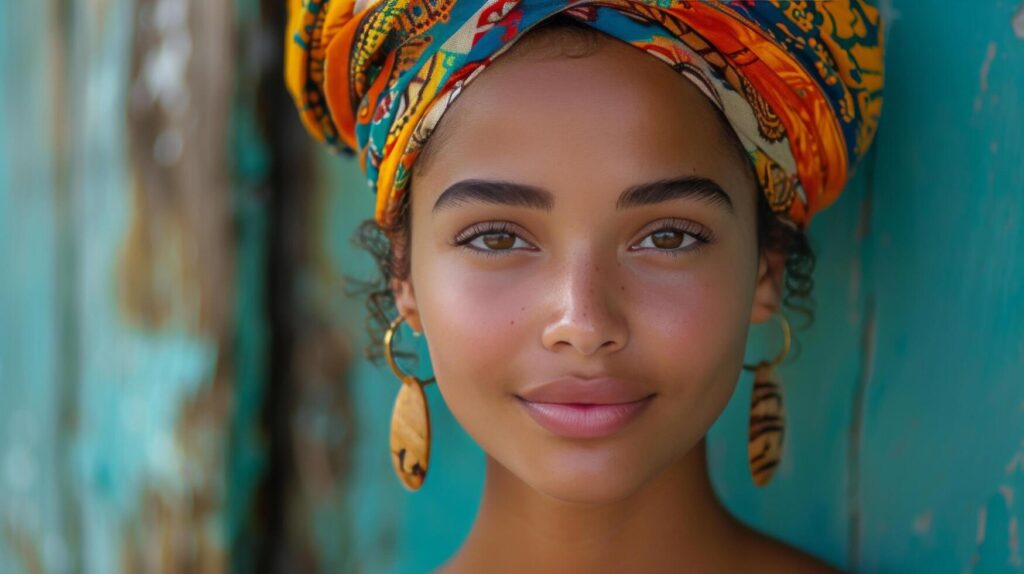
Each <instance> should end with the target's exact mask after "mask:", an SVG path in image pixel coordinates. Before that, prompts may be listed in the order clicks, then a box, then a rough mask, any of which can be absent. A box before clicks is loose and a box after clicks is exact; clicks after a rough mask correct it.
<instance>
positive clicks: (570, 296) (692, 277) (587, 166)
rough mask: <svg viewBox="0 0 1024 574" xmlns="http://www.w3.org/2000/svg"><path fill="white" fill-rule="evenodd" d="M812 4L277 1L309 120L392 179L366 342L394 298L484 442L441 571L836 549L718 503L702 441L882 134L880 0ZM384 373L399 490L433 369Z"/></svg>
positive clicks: (792, 564) (763, 445)
mask: <svg viewBox="0 0 1024 574" xmlns="http://www.w3.org/2000/svg"><path fill="white" fill-rule="evenodd" d="M773 4H774V3H773ZM794 4H795V3H794ZM801 4H802V3H801ZM820 4H821V5H820V7H819V5H818V4H812V5H804V8H803V11H802V12H800V13H797V11H795V9H794V8H793V7H788V8H783V7H778V6H774V5H772V4H769V3H768V2H758V3H751V2H739V3H735V5H732V4H706V3H698V2H675V1H662V2H656V3H655V2H649V3H644V2H633V1H626V0H608V1H603V2H586V1H584V2H552V1H550V0H539V1H536V2H529V1H525V0H524V1H520V2H516V1H514V0H511V1H493V0H490V1H485V2H480V1H467V2H463V1H461V0H460V1H457V2H443V1H442V2H437V3H430V2H401V1H399V2H387V1H385V2H378V3H376V4H367V5H359V6H353V5H352V4H351V2H348V1H347V0H334V2H330V3H328V2H317V1H313V0H306V1H305V2H302V3H299V2H298V0H296V1H295V2H293V10H294V12H293V14H294V27H293V30H294V32H295V33H296V35H295V37H294V39H293V42H292V44H291V45H292V47H291V48H290V54H289V68H288V73H289V85H290V87H291V88H292V90H293V93H294V94H295V96H296V99H297V101H298V102H299V104H300V106H301V109H302V113H303V118H304V120H305V122H306V125H307V127H309V128H310V130H311V131H312V132H313V133H314V135H316V136H318V137H319V138H321V139H323V140H325V141H327V142H328V143H330V144H333V145H335V146H337V147H340V148H343V149H351V150H353V151H356V152H358V153H359V159H360V161H361V163H362V166H363V168H364V169H365V170H366V172H367V175H368V177H369V180H370V184H371V188H372V189H373V190H374V191H375V192H376V193H377V194H378V204H377V213H376V216H375V218H374V220H373V221H372V222H371V227H370V231H371V234H370V237H369V238H368V239H372V235H373V234H372V232H376V233H382V234H383V237H384V238H386V242H383V243H380V244H379V245H383V247H384V249H382V250H378V252H377V255H378V258H379V261H380V263H381V269H382V271H383V284H382V285H383V287H384V288H383V289H382V290H381V291H379V292H377V293H375V297H374V298H373V299H372V301H373V302H374V303H375V305H374V306H373V309H374V310H375V311H376V312H378V313H379V314H380V316H379V319H380V320H381V322H382V326H387V327H388V329H387V330H386V333H385V336H384V337H383V338H382V341H383V345H382V350H383V351H384V353H385V354H387V355H388V360H389V361H390V360H391V357H390V343H391V336H392V335H393V333H394V330H395V329H396V328H397V327H398V325H399V324H400V323H401V322H405V323H407V324H408V325H409V326H410V327H411V328H412V329H413V330H414V331H415V332H417V333H422V335H423V336H424V337H426V340H427V345H428V348H429V352H430V359H431V364H432V366H433V369H434V373H435V378H436V381H437V384H438V386H439V389H440V391H441V394H442V396H443V397H444V400H445V402H446V404H447V405H448V406H449V408H450V409H451V411H452V413H453V414H454V416H455V418H456V419H457V420H458V421H459V422H460V424H462V425H463V427H464V428H465V429H466V431H467V432H468V433H469V435H471V436H472V437H473V438H474V439H475V440H476V441H477V442H478V444H479V445H480V446H481V447H482V448H483V450H484V451H485V453H486V455H487V456H486V460H487V469H486V471H487V474H486V484H485V489H484V495H483V500H482V503H481V505H480V510H479V513H478V515H477V517H476V520H475V522H474V525H473V528H472V530H471V532H470V533H469V535H468V537H467V538H466V540H465V542H464V544H463V546H462V548H461V549H460V550H459V551H458V552H457V553H456V555H455V556H453V557H452V558H451V559H450V560H449V561H448V562H447V563H446V564H444V565H443V566H442V567H441V568H440V570H439V571H440V572H445V573H462V572H747V571H749V572H827V571H832V569H831V568H830V567H829V566H827V565H826V564H824V563H822V562H820V561H818V560H816V559H814V558H812V557H810V556H808V555H806V554H804V553H802V552H800V551H798V550H796V549H793V548H790V547H788V546H786V545H784V544H782V543H780V542H778V541H775V540H773V539H770V538H768V537H765V536H763V535H761V534H759V533H757V532H755V531H754V530H752V529H750V528H748V527H746V526H745V525H743V524H742V523H740V522H739V521H738V520H736V519H735V518H734V517H732V516H731V515H730V514H729V513H728V512H727V510H726V509H725V508H724V507H723V506H722V505H721V504H720V502H719V501H718V500H717V498H716V496H715V493H714V491H713V489H712V487H711V484H710V481H709V479H708V470H707V465H706V460H705V444H704V437H705V434H706V433H707V431H708V429H709V428H710V426H711V425H712V423H714V421H715V420H716V418H717V417H718V416H719V415H720V414H721V412H722V410H723V409H724V408H725V406H726V404H727V403H728V401H729V399H730V397H731V395H732V393H733V391H734V389H735V387H736V383H737V380H738V378H739V375H740V370H741V368H743V356H744V349H745V344H746V340H747V333H748V329H749V327H750V325H751V324H752V323H762V322H765V321H768V320H770V319H772V318H773V317H779V318H780V319H781V317H780V306H781V304H782V303H783V302H787V303H790V304H791V305H793V306H797V307H799V306H800V303H801V302H804V303H805V302H806V301H804V300H806V299H807V298H808V297H809V295H810V285H811V277H810V272H811V270H812V268H813V261H814V259H813V254H812V253H811V252H810V249H809V247H808V243H807V240H806V237H805V235H804V231H805V229H806V225H807V222H808V221H809V219H810V216H811V215H813V213H814V212H816V211H817V210H820V209H821V208H823V207H824V206H825V205H827V203H829V202H831V201H832V200H834V199H835V197H836V196H837V195H838V193H839V191H840V190H841V189H842V186H843V184H844V183H845V181H846V179H847V177H848V175H849V172H850V170H851V169H852V166H853V164H854V162H855V160H856V158H857V157H859V156H860V155H861V154H862V153H863V152H864V151H865V150H866V148H867V146H868V145H869V143H870V140H871V138H872V136H873V134H874V130H875V124H876V121H877V116H878V113H879V111H880V104H881V99H880V93H881V49H880V48H881V46H880V38H881V36H880V30H879V26H880V22H879V21H878V17H877V12H876V11H874V10H873V9H872V8H871V7H869V6H865V5H861V4H859V3H856V2H854V3H853V4H846V3H820ZM638 48H640V49H638ZM652 56H654V57H652ZM666 64H667V65H666ZM364 239H367V238H364ZM368 244H371V245H372V244H373V242H372V241H368ZM392 317H395V318H394V319H392ZM781 323H782V324H783V325H784V326H786V325H788V324H787V323H786V322H785V320H784V319H781ZM786 332H787V334H788V327H787V331H786ZM392 364H393V363H392ZM393 366H394V365H393ZM396 373H397V374H398V375H399V376H400V378H401V380H402V382H403V384H402V385H401V387H402V388H401V391H400V393H399V398H398V400H397V401H396V406H395V412H394V420H393V429H392V455H393V459H394V462H395V466H396V471H397V472H398V474H399V477H400V478H401V479H402V481H403V483H404V484H406V486H407V487H409V488H412V489H415V488H418V487H419V485H420V484H422V481H423V480H424V479H425V476H426V471H427V469H428V468H429V466H428V465H429V446H430V445H429V419H428V415H427V413H426V403H425V401H424V400H423V395H422V384H423V382H422V381H419V380H417V379H415V378H413V377H410V376H408V375H405V374H403V373H402V372H401V371H400V370H398V369H397V368H396ZM771 379H772V376H771V371H770V368H767V367H764V368H761V369H759V370H758V381H759V382H760V384H761V385H763V388H765V389H767V391H766V392H767V393H768V394H767V395H766V400H765V402H766V404H767V403H771V404H773V405H775V406H776V407H777V408H774V409H772V408H768V407H766V406H765V405H762V407H759V408H767V410H759V411H757V414H753V413H752V425H753V426H752V428H751V431H752V435H751V438H752V445H754V444H755V442H754V439H757V443H756V444H757V448H754V447H753V446H752V449H751V468H752V472H753V473H754V477H755V480H756V481H758V482H759V483H763V482H764V481H765V480H767V479H768V478H770V476H771V470H772V468H773V465H774V463H775V462H776V461H777V457H778V455H779V447H780V444H779V443H780V441H781V438H782V432H781V431H782V429H781V426H780V425H781V423H782V422H783V415H782V411H781V408H778V407H779V405H778V404H777V401H775V400H774V399H776V398H778V397H777V394H774V393H777V391H778V389H777V388H776V387H774V381H773V380H771ZM754 421H760V423H757V424H753V423H754ZM765 421H768V422H770V424H761V423H765Z"/></svg>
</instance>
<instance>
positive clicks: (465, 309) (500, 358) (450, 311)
mask: <svg viewBox="0 0 1024 574" xmlns="http://www.w3.org/2000/svg"><path fill="white" fill-rule="evenodd" d="M434 270H435V271H436V273H435V274H434V275H433V276H432V277H431V278H430V279H429V280H428V283H427V284H425V285H423V287H425V288H421V287H420V286H418V287H417V303H418V305H419V307H420V312H421V314H422V316H423V324H424V330H425V332H426V336H427V338H428V341H429V343H430V348H431V359H432V361H433V364H434V370H435V373H436V374H437V376H438V380H441V379H442V378H446V379H447V380H448V381H449V382H451V383H453V384H463V383H464V382H465V381H473V385H474V386H475V387H477V388H478V389H479V390H481V391H483V390H485V389H487V390H488V391H489V393H490V394H492V396H493V393H494V392H495V389H496V386H497V385H501V384H506V381H504V380H503V379H507V378H508V377H510V376H514V373H510V372H507V371H508V368H511V367H512V366H514V364H515V362H514V360H513V359H514V355H515V354H516V353H517V352H518V351H519V350H521V349H524V348H525V346H526V345H527V344H528V343H529V341H528V340H527V335H526V334H525V332H524V330H525V328H526V322H525V321H524V320H523V318H524V316H525V313H526V312H527V311H528V304H529V303H528V302H530V301H533V302H534V304H535V303H536V299H537V294H536V293H531V290H530V289H529V287H528V286H526V285H524V282H523V281H521V280H518V279H516V278H515V277H512V276H510V274H509V273H503V272H501V271H490V270H479V269H467V267H466V266H465V265H447V266H441V265H438V266H436V267H435V268H434ZM499 367H506V369H501V368H499Z"/></svg>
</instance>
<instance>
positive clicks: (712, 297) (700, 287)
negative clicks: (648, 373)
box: [631, 273, 750, 394]
mask: <svg viewBox="0 0 1024 574" xmlns="http://www.w3.org/2000/svg"><path fill="white" fill-rule="evenodd" d="M635 289H636V296H635V298H634V300H633V304H634V305H635V306H636V307H635V309H636V312H635V314H634V317H633V320H632V321H631V323H632V324H633V325H634V329H633V334H632V336H631V339H633V342H634V343H636V344H640V345H642V346H643V347H644V351H643V354H644V355H645V356H647V358H648V360H649V361H650V364H653V365H657V367H656V368H657V370H658V374H659V378H660V379H661V380H662V381H663V382H664V384H666V385H669V388H667V389H666V391H667V392H672V393H685V394H692V393H696V392H699V389H696V388H693V387H694V386H695V385H713V384H718V381H720V380H721V378H722V373H723V372H728V371H729V370H730V365H732V364H733V363H735V362H736V361H737V360H741V359H742V353H743V345H744V341H745V339H746V320H745V317H749V313H750V311H749V301H744V297H747V298H749V294H747V291H749V289H747V288H746V286H745V285H743V284H742V282H738V281H735V280H734V279H731V278H730V277H729V276H728V275H727V274H717V273H703V274H702V273H694V274H690V275H680V276H677V277H675V278H672V279H671V280H664V281H651V280H648V281H646V282H645V284H643V285H637V286H635Z"/></svg>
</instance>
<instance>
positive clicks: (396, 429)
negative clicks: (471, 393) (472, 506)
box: [384, 315, 435, 491]
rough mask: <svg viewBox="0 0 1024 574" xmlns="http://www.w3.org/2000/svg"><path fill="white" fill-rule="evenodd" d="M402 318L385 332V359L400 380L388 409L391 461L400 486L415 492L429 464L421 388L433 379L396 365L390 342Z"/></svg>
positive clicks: (426, 417) (426, 418) (427, 427)
mask: <svg viewBox="0 0 1024 574" xmlns="http://www.w3.org/2000/svg"><path fill="white" fill-rule="evenodd" d="M404 320H405V317H404V316H402V315H399V316H398V317H396V318H395V319H394V320H393V321H392V322H391V325H389V326H388V330H387V331H386V332H385V333H384V358H385V359H387V362H388V366H389V367H391V371H392V372H394V373H395V376H396V377H398V380H400V381H401V382H402V388H401V389H399V391H398V397H396V398H395V406H394V409H393V410H392V411H391V463H392V465H393V466H394V468H395V474H397V475H398V479H399V480H400V481H401V482H402V485H404V486H405V488H406V489H407V490H410V491H415V490H419V488H420V487H421V486H423V481H424V480H425V479H426V478H427V467H428V466H429V464H430V411H429V410H428V408H427V396H426V394H425V393H424V392H423V387H424V385H426V384H428V383H431V382H434V380H435V379H434V378H433V377H431V378H430V379H427V380H421V379H417V378H416V377H414V376H412V375H409V374H407V373H404V372H402V370H401V369H400V368H398V363H396V362H395V357H394V353H393V352H392V350H391V342H392V340H393V339H394V336H395V330H396V329H398V326H399V325H401V323H402V321H404Z"/></svg>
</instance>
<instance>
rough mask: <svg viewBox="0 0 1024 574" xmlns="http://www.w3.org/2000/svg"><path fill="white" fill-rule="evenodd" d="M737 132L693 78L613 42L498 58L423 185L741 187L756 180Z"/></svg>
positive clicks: (429, 152) (469, 92) (426, 168)
mask: <svg viewBox="0 0 1024 574" xmlns="http://www.w3.org/2000/svg"><path fill="white" fill-rule="evenodd" d="M729 129H731V128H729V127H728V125H727V124H726V123H725V120H724V119H723V118H721V117H720V115H719V114H718V113H717V111H716V109H715V108H714V104H713V103H712V102H711V101H710V100H709V99H708V98H707V97H706V96H705V95H704V94H703V92H701V91H700V90H699V89H698V88H697V87H696V86H694V85H693V84H692V83H691V82H690V81H689V80H687V79H686V78H685V77H683V76H682V75H680V74H679V73H677V72H676V71H674V70H673V69H672V68H670V67H669V66H667V65H665V64H664V63H662V62H660V61H658V60H656V59H654V58H652V57H650V56H649V55H647V54H645V53H643V52H642V51H640V50H638V49H636V48H634V47H632V46H630V45H627V44H625V43H622V42H618V41H615V40H608V41H606V42H604V45H603V46H601V49H600V50H597V51H595V52H593V53H592V54H591V55H588V56H586V57H582V58H543V59H533V58H529V57H516V58H511V59H509V60H507V61H502V58H498V60H496V61H495V62H494V63H493V64H491V66H490V67H489V68H488V69H486V70H484V72H483V73H482V74H481V75H480V76H479V77H478V78H476V79H475V80H474V81H473V82H472V83H470V84H469V85H467V86H466V88H465V89H464V92H463V93H462V94H460V96H459V98H458V99H457V100H456V101H455V102H454V103H453V104H452V106H451V107H450V108H449V109H448V110H447V111H446V112H445V115H444V117H442V119H441V121H440V123H439V124H438V126H437V129H436V130H435V131H434V133H433V134H432V135H431V136H430V138H431V140H434V139H435V138H437V139H436V141H428V144H427V149H425V150H424V155H425V156H426V157H424V158H423V159H425V160H427V165H423V166H417V167H418V171H417V174H418V175H417V178H420V179H421V180H422V179H424V178H425V179H427V180H428V181H429V182H431V183H432V184H434V185H429V186H427V187H431V188H434V192H435V195H436V194H438V193H440V192H441V190H440V189H437V188H438V187H439V186H442V185H443V184H442V182H443V181H446V180H447V183H451V182H452V180H454V179H461V178H463V177H467V176H470V177H492V178H493V177H503V178H506V179H509V178H518V179H519V180H522V179H523V178H524V177H526V178H527V179H532V180H533V183H535V184H538V185H542V184H544V181H542V180H545V179H547V180H551V179H562V180H564V179H565V178H572V179H573V180H574V181H580V180H586V179H588V178H589V177H594V176H598V177H600V178H604V179H609V178H611V179H614V180H616V184H617V185H619V187H620V188H622V187H626V186H629V185H633V184H636V183H639V182H640V181H649V180H653V179H657V178H666V177H677V176H683V175H702V176H706V177H711V178H712V179H716V180H722V184H723V187H726V188H727V189H728V188H733V189H737V190H738V188H740V187H743V186H744V185H745V184H746V183H747V180H748V179H749V178H748V177H746V176H747V171H746V169H742V170H739V169H736V168H737V166H738V165H741V164H742V163H746V162H747V160H746V158H745V157H743V156H740V154H738V153H737V152H736V150H735V149H733V147H732V146H731V145H730V144H729V134H728V133H727V130H729ZM415 179H416V178H414V180H415ZM549 183H550V181H549ZM749 183H750V184H751V185H753V183H752V180H751V181H750V182H749ZM418 187H420V186H418ZM551 187H556V188H557V187H558V186H556V185H552V186H551Z"/></svg>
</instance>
